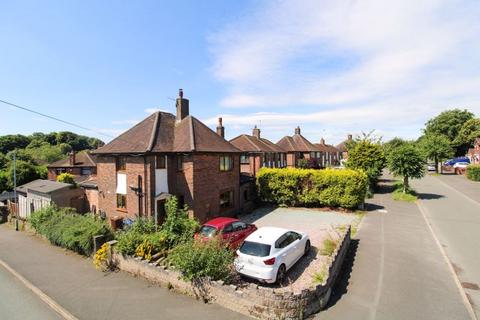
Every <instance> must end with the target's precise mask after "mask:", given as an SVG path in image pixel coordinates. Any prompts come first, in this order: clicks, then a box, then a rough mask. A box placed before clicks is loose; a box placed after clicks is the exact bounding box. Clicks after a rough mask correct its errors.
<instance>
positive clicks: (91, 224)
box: [29, 205, 112, 255]
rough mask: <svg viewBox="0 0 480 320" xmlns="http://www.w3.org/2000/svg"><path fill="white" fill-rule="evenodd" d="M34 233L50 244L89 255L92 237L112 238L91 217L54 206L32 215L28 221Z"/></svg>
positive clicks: (107, 229)
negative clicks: (43, 237) (44, 238)
mask: <svg viewBox="0 0 480 320" xmlns="http://www.w3.org/2000/svg"><path fill="white" fill-rule="evenodd" d="M29 221H30V223H31V225H32V227H33V228H34V229H35V231H36V232H38V233H39V234H41V235H43V236H45V237H46V238H47V239H48V240H49V241H50V242H51V243H52V244H55V245H57V246H60V247H63V248H66V249H70V250H73V251H75V252H78V253H80V254H84V255H90V254H91V253H92V251H93V236H96V235H103V236H105V237H107V238H110V237H111V236H112V232H111V230H110V227H109V226H108V225H107V224H105V223H104V222H103V221H100V220H97V219H96V218H95V217H93V216H91V215H79V214H77V213H76V212H75V210H74V209H72V208H58V207H56V206H55V205H52V206H48V207H45V208H43V209H41V210H38V211H36V212H34V213H32V215H31V217H30V219H29Z"/></svg>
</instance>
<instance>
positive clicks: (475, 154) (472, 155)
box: [467, 137, 480, 164]
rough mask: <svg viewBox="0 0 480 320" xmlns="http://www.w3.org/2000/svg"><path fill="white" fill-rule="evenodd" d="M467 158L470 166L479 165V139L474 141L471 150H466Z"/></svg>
mask: <svg viewBox="0 0 480 320" xmlns="http://www.w3.org/2000/svg"><path fill="white" fill-rule="evenodd" d="M467 157H468V158H469V159H470V163H471V164H480V137H478V138H476V139H475V141H474V143H473V148H470V149H468V153H467Z"/></svg>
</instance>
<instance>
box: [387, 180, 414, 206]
mask: <svg viewBox="0 0 480 320" xmlns="http://www.w3.org/2000/svg"><path fill="white" fill-rule="evenodd" d="M392 198H393V200H395V201H405V202H415V201H416V200H417V199H418V197H417V193H416V192H415V190H413V189H410V188H409V189H408V190H407V192H403V184H402V182H400V181H397V182H396V183H395V190H394V191H393V192H392Z"/></svg>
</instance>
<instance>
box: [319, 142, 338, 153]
mask: <svg viewBox="0 0 480 320" xmlns="http://www.w3.org/2000/svg"><path fill="white" fill-rule="evenodd" d="M315 145H316V146H317V147H318V148H319V149H320V151H322V152H340V150H339V149H338V148H337V147H335V146H333V145H331V144H326V143H315Z"/></svg>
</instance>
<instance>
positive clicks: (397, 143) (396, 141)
mask: <svg viewBox="0 0 480 320" xmlns="http://www.w3.org/2000/svg"><path fill="white" fill-rule="evenodd" d="M409 143H412V142H411V141H407V140H404V139H402V138H398V137H395V138H393V139H392V140H390V141H388V142H386V143H384V144H383V150H384V152H385V156H386V157H388V155H389V154H390V152H391V151H392V150H393V149H395V148H398V147H401V146H404V145H406V144H409Z"/></svg>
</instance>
